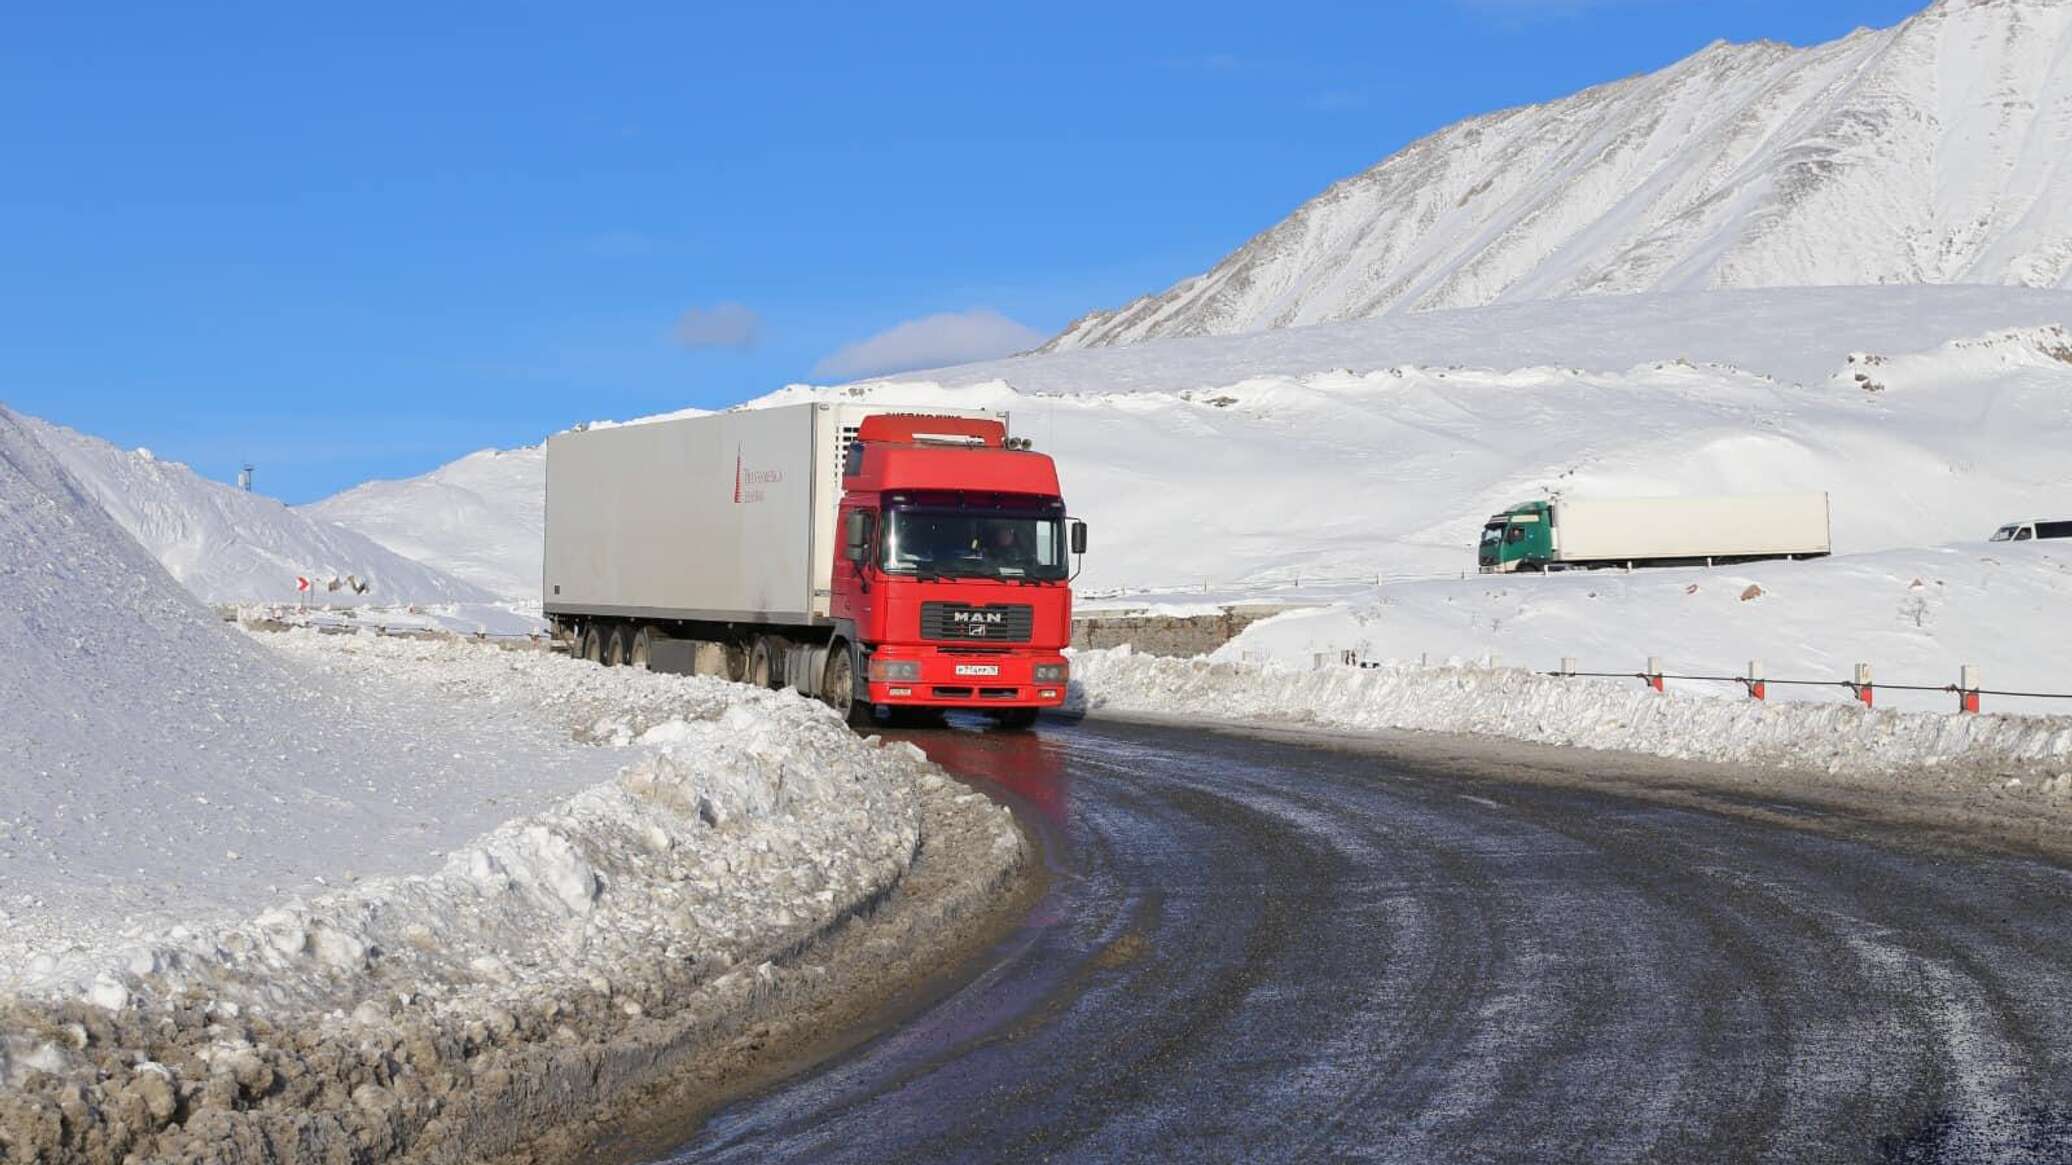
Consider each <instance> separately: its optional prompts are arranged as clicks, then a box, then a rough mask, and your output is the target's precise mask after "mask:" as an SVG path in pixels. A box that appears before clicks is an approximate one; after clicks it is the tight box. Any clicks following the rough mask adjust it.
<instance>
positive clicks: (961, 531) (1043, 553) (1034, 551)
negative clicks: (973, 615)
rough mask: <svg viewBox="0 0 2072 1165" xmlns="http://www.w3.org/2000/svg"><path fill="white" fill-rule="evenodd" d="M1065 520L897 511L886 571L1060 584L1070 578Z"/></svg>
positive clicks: (890, 520)
mask: <svg viewBox="0 0 2072 1165" xmlns="http://www.w3.org/2000/svg"><path fill="white" fill-rule="evenodd" d="M1066 551H1067V544H1066V541H1065V520H1064V519H1063V518H1060V517H1056V516H1053V515H1048V514H1043V515H1039V514H1012V513H1001V512H999V511H996V510H986V511H982V512H975V511H972V510H960V509H955V508H943V509H898V510H893V511H892V512H891V514H890V515H889V516H888V517H887V518H886V520H885V537H884V559H883V561H882V562H881V563H880V564H879V565H880V566H882V567H883V568H884V569H885V570H887V571H892V572H897V573H900V574H916V575H928V576H940V577H957V578H1009V579H1038V580H1045V581H1050V580H1056V579H1062V578H1065V577H1066V576H1067V575H1068V574H1069V573H1070V564H1069V563H1068V562H1067V560H1066Z"/></svg>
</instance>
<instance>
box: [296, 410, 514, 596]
mask: <svg viewBox="0 0 2072 1165" xmlns="http://www.w3.org/2000/svg"><path fill="white" fill-rule="evenodd" d="M546 459H547V452H546V448H545V447H544V446H540V445H530V446H526V447H524V448H520V449H506V450H498V449H484V450H481V451H479V452H476V453H470V454H468V455H467V456H466V457H463V458H461V459H460V460H458V461H455V462H452V463H450V464H447V465H444V466H441V467H440V468H438V469H435V470H433V471H432V472H430V473H427V474H424V475H423V476H421V477H413V478H407V479H405V480H402V481H370V482H367V483H366V484H364V485H360V486H355V487H354V488H352V489H349V490H346V491H345V492H344V493H340V494H336V495H334V496H332V497H329V498H325V499H324V500H323V501H321V502H318V503H316V504H314V505H310V506H305V507H302V508H301V509H302V512H303V513H306V514H308V515H309V516H311V517H313V518H317V519H320V520H323V521H326V522H335V523H337V524H338V525H341V526H344V527H346V528H348V529H351V530H354V531H356V532H358V533H360V534H364V535H366V536H367V537H368V538H371V539H373V540H374V541H376V542H378V543H380V544H381V545H382V546H384V547H387V548H388V549H390V550H393V551H395V552H396V553H397V554H400V555H403V556H404V557H406V558H410V559H413V560H415V561H417V562H420V563H424V564H427V565H429V566H432V567H435V568H437V569H439V570H442V571H444V572H446V573H447V574H450V575H453V576H455V577H456V578H460V579H464V580H466V581H468V582H470V583H473V584H474V585H476V586H478V587H481V588H482V589H483V590H486V591H488V592H490V593H491V594H494V595H498V596H502V597H507V598H532V599H538V598H539V589H540V550H541V547H540V527H541V524H542V523H543V522H544V521H545V520H546V494H545V492H544V490H543V488H542V486H543V475H544V473H545V472H546V468H545V467H546Z"/></svg>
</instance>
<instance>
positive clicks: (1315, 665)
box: [1309, 651, 1331, 671]
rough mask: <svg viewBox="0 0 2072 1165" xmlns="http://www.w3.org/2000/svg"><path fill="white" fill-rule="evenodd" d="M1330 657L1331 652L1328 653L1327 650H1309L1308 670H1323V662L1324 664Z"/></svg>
mask: <svg viewBox="0 0 2072 1165" xmlns="http://www.w3.org/2000/svg"><path fill="white" fill-rule="evenodd" d="M1330 658H1331V653H1330V652H1328V651H1312V652H1310V653H1309V670H1311V671H1323V670H1324V664H1325V663H1326V662H1327V661H1329V660H1330Z"/></svg>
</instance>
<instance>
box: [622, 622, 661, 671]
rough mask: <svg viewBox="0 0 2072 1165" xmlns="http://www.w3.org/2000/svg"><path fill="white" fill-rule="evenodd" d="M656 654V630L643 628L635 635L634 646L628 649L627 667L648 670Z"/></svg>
mask: <svg viewBox="0 0 2072 1165" xmlns="http://www.w3.org/2000/svg"><path fill="white" fill-rule="evenodd" d="M654 653H655V629H654V628H653V627H642V628H641V629H640V630H638V631H635V632H634V633H633V646H632V647H629V648H627V649H626V666H627V667H637V668H639V669H640V670H642V671H646V670H648V663H649V662H650V660H652V658H653V657H654Z"/></svg>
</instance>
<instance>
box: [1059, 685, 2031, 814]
mask: <svg viewBox="0 0 2072 1165" xmlns="http://www.w3.org/2000/svg"><path fill="white" fill-rule="evenodd" d="M1072 671H1073V690H1074V696H1075V698H1074V704H1075V706H1076V707H1078V708H1079V709H1081V710H1083V711H1085V712H1087V713H1089V714H1094V715H1099V714H1102V713H1108V714H1121V715H1152V716H1159V717H1180V718H1187V719H1193V720H1207V721H1221V722H1225V723H1233V724H1245V723H1263V724H1282V725H1302V726H1309V727H1316V728H1327V729H1334V730H1344V731H1354V732H1368V733H1376V732H1384V733H1385V732H1400V731H1413V732H1446V733H1456V734H1461V735H1466V736H1473V737H1481V738H1494V739H1503V740H1517V741H1527V742H1533V743H1540V744H1554V745H1563V746H1568V747H1575V748H1590V749H1604V750H1613V751H1621V752H1632V753H1639V754H1643V755H1648V756H1658V757H1665V758H1673V759H1678V760H1698V761H1715V762H1725V763H1730V764H1735V765H1741V766H1750V767H1756V768H1767V769H1775V770H1783V771H1789V772H1791V773H1797V774H1815V775H1818V774H1830V775H1838V776H1844V777H1852V778H1871V779H1874V780H1876V781H1879V782H1882V783H1884V784H1886V785H1888V786H1890V787H1891V788H1892V789H1893V790H1894V791H1900V790H1903V789H1904V788H1905V787H1906V785H1907V783H1908V780H1909V776H1910V774H1915V773H1920V772H1923V771H1932V772H1938V773H1943V774H1947V775H1948V777H1949V779H1951V780H1955V781H1960V782H1968V783H1971V784H1973V785H1978V786H1986V785H1993V786H2000V787H2003V788H2021V789H2024V790H2026V791H2028V792H2031V793H2035V794H2037V795H2039V796H2041V797H2043V798H2046V799H2048V801H2050V802H2052V803H2055V804H2063V803H2064V801H2065V800H2066V799H2067V798H2072V716H2020V715H2004V716H2003V715H1991V714H1987V715H1960V714H1958V713H1954V712H1951V713H1933V712H1899V711H1890V710H1873V709H1866V708H1863V707H1860V706H1857V705H1853V704H1814V703H1787V704H1770V703H1757V702H1755V701H1752V700H1749V699H1746V698H1742V699H1738V700H1737V699H1723V698H1718V697H1707V696H1698V695H1688V694H1684V693H1681V692H1669V693H1657V692H1654V691H1651V690H1649V689H1648V688H1646V687H1645V686H1643V685H1641V684H1639V683H1636V682H1614V681H1606V680H1598V679H1585V678H1561V677H1552V676H1545V675H1539V674H1536V673H1534V672H1531V671H1527V670H1525V669H1523V668H1515V667H1514V668H1507V667H1501V666H1499V667H1483V666H1474V665H1460V664H1449V665H1439V666H1423V665H1419V664H1388V665H1383V666H1380V667H1373V668H1361V667H1347V666H1343V665H1339V664H1334V663H1327V664H1325V665H1324V666H1314V664H1312V665H1310V666H1299V665H1290V664H1287V663H1281V662H1275V661H1266V662H1232V661H1229V660H1212V659H1205V658H1196V659H1175V658H1169V657H1162V656H1151V655H1142V654H1138V653H1135V652H1133V651H1131V650H1129V649H1128V648H1110V649H1105V650H1100V651H1082V652H1077V653H1075V654H1074V655H1073V658H1072ZM2010 782H2018V784H2014V785H2010V784H2009V783H2010Z"/></svg>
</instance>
